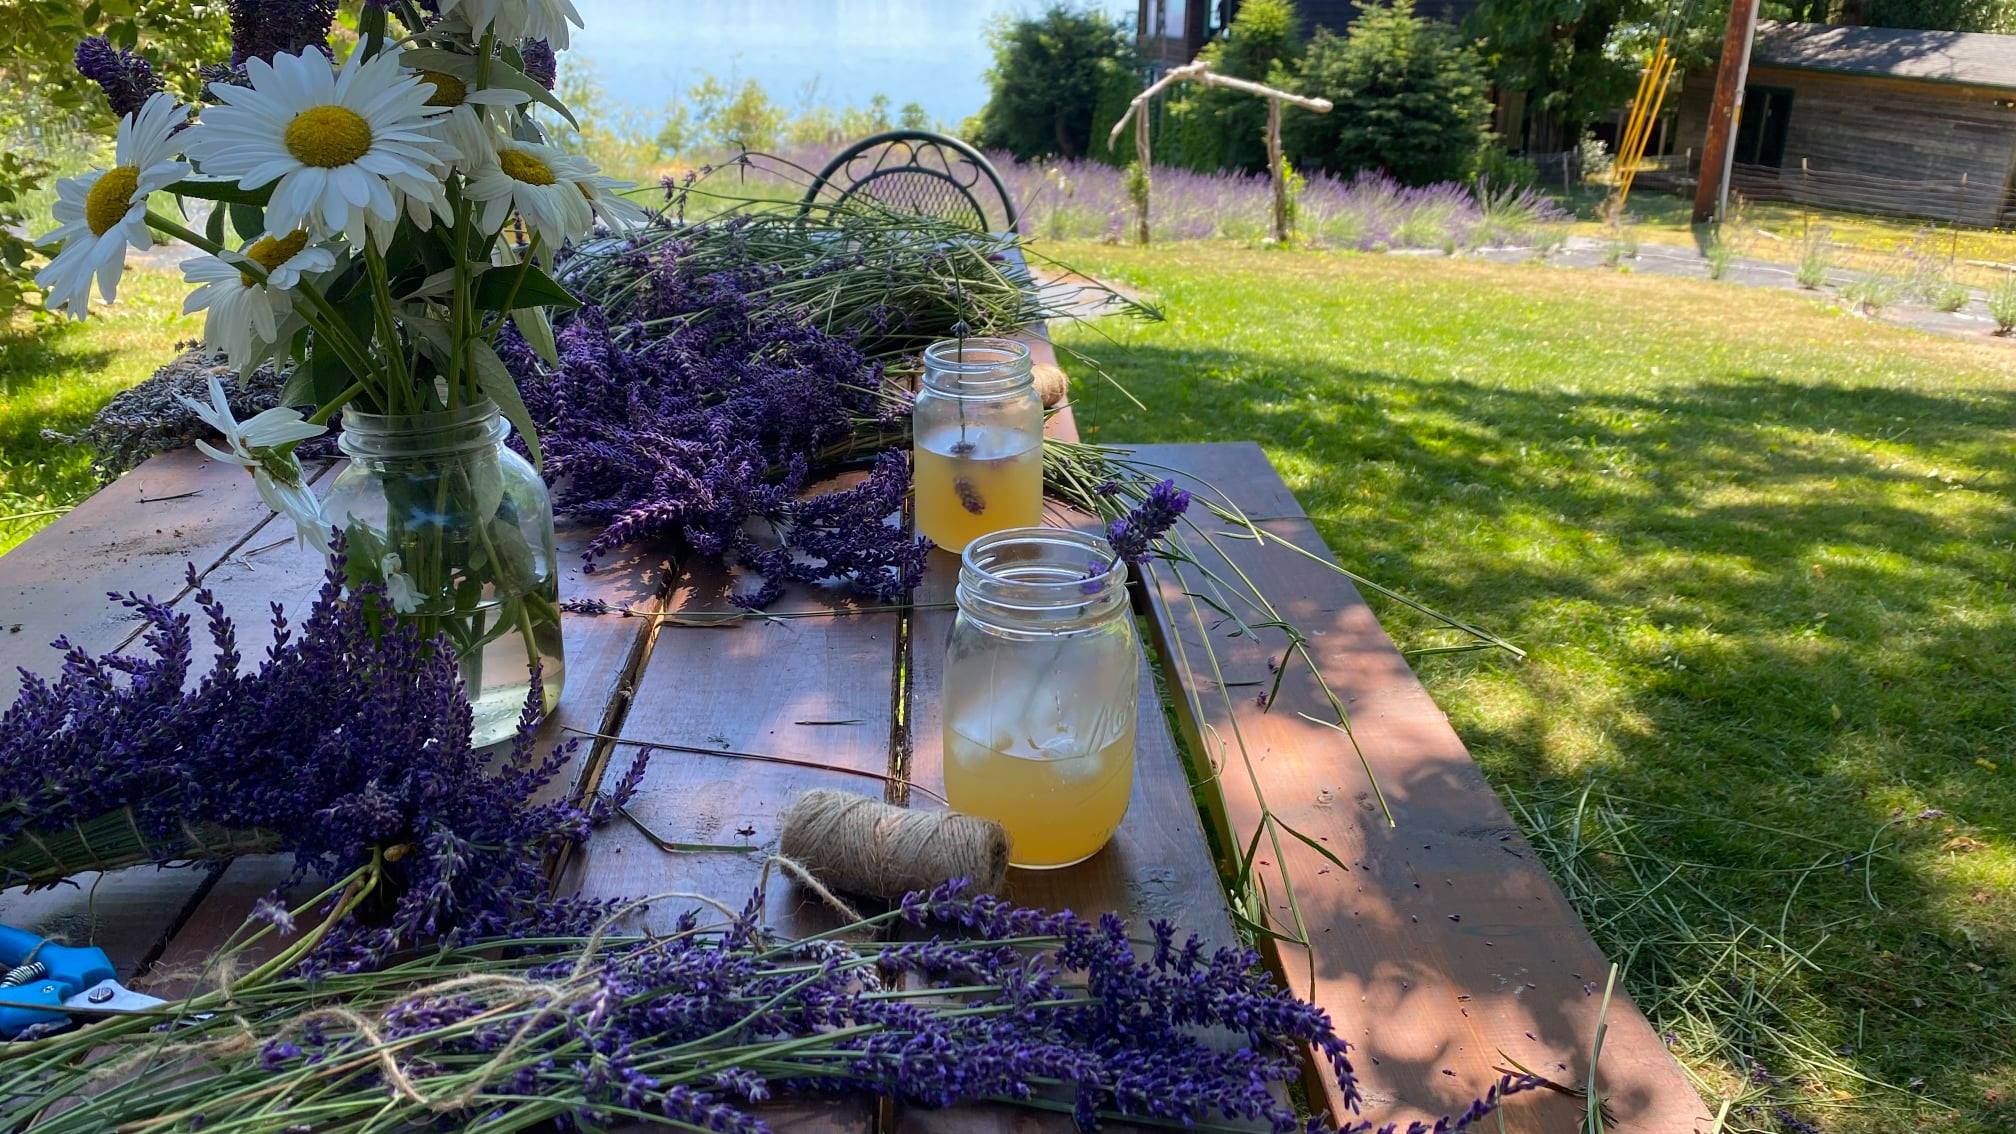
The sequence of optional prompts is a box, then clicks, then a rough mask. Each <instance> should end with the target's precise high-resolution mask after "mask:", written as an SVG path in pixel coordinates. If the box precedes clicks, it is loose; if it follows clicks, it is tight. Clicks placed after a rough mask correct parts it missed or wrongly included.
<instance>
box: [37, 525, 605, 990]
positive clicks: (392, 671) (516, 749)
mask: <svg viewBox="0 0 2016 1134" xmlns="http://www.w3.org/2000/svg"><path fill="white" fill-rule="evenodd" d="M344 569H345V563H344V557H343V555H342V554H341V553H340V549H339V553H338V554H337V556H336V557H335V559H334V560H333V561H332V563H331V564H330V567H329V571H328V574H327V575H326V576H325V577H324V579H323V583H322V588H321V591H320V593H319V594H318V595H317V596H316V598H315V600H314V603H313V605H312V606H311V607H310V608H309V610H308V614H307V617H306V618H305V619H304V620H303V621H302V622H301V623H300V625H299V626H298V628H297V627H295V626H293V625H292V624H290V623H289V622H288V620H287V618H286V616H285V615H284V614H283V613H281V612H280V611H279V609H278V608H277V607H276V608H275V610H274V613H273V620H274V626H275V630H276V633H275V642H274V644H273V646H271V647H270V648H269V649H268V650H267V652H266V655H265V657H264V659H263V660H262V661H260V662H259V663H258V664H257V665H256V666H255V667H253V668H251V669H250V670H248V671H245V672H241V662H242V661H243V660H244V659H242V658H241V657H240V655H239V652H238V647H237V638H236V632H235V628H234V626H233V624H232V621H231V619H230V618H229V617H228V616H227V615H226V613H225V611H224V609H223V606H222V604H221V603H219V602H218V601H217V599H216V597H215V596H214V595H213V594H212V593H211V592H210V591H209V590H208V589H207V588H205V587H204V586H203V585H202V580H201V579H200V578H199V577H197V575H196V574H195V571H194V569H193V568H192V569H191V570H190V572H189V585H190V587H191V588H192V589H193V595H192V599H193V606H194V608H195V611H196V612H198V613H199V614H200V615H201V617H202V618H203V620H204V623H205V628H206V630H207V633H208V636H209V638H210V641H211V643H212V647H213V649H212V651H211V652H212V653H213V655H214V657H215V661H214V663H213V664H212V665H211V668H210V669H209V671H208V672H206V673H203V674H201V675H200V676H197V675H196V674H194V673H193V672H192V669H193V666H192V658H193V642H192V635H191V632H190V624H191V621H192V616H191V614H190V613H189V612H186V611H183V610H178V609H175V608H172V607H169V606H167V605H166V604H164V603H160V602H156V601H155V600H153V599H149V598H141V597H139V596H136V595H126V596H123V597H122V596H118V595H114V596H112V598H113V599H114V601H116V602H118V603H119V604H120V605H122V606H124V607H126V608H128V609H129V610H131V611H132V612H133V614H134V615H136V616H137V617H138V618H139V620H140V621H141V623H142V624H143V626H144V630H143V632H142V635H141V643H142V646H143V648H144V651H145V653H144V654H136V655H116V654H115V655H108V656H105V657H98V658H94V657H92V656H90V655H89V654H87V653H86V652H84V651H83V650H81V649H76V648H73V647H71V646H69V645H68V644H67V643H65V642H63V641H61V640H58V642H57V643H56V648H57V649H60V650H64V651H65V653H64V656H63V659H62V667H61V670H60V671H59V672H58V673H57V675H56V676H54V677H53V678H45V677H39V676H36V675H34V674H28V673H24V674H23V676H22V679H21V691H20V695H19V696H18V697H17V698H16V699H15V701H14V703H13V705H12V706H11V707H9V708H8V709H7V710H6V711H5V712H4V713H0V783H4V784H6V785H7V786H6V788H4V789H0V846H18V845H23V844H25V843H26V842H28V841H29V840H28V839H27V836H28V835H31V834H36V833H38V832H57V831H74V830H75V829H76V828H75V825H76V824H79V823H89V822H91V821H92V820H95V819H97V818H99V817H101V816H103V815H106V814H107V813H112V812H119V811H122V810H123V811H125V812H126V813H128V814H129V815H130V821H131V823H132V824H133V827H134V829H135V830H136V831H138V833H139V834H140V835H141V836H142V837H143V838H144V839H145V840H146V843H147V847H146V854H147V857H149V858H151V859H152V860H153V861H158V862H166V861H173V860H177V859H183V858H187V857H188V855H189V852H190V847H189V844H188V842H187V838H188V832H189V831H190V830H191V829H192V828H196V829H206V828H207V829H220V830H224V831H236V832H270V833H272V834H273V835H274V836H276V837H277V838H278V839H279V840H280V842H281V845H282V846H283V847H284V848H285V849H286V850H287V851H289V852H290V853H292V855H293V856H294V862H295V869H296V872H297V876H306V875H310V874H316V875H321V876H324V877H332V878H333V877H341V876H343V875H345V874H348V873H350V872H351V871H353V870H355V869H357V868H358V867H360V866H363V865H365V864H366V863H368V862H370V861H371V860H372V857H373V855H374V853H375V852H377V851H379V850H381V849H385V848H394V847H403V848H406V850H405V853H404V854H402V855H398V856H393V855H387V856H386V858H387V860H388V861H387V863H386V865H385V867H384V869H385V873H386V883H387V886H386V892H387V893H388V894H392V895H396V899H395V900H393V901H392V902H391V903H390V908H389V909H385V910H380V911H377V913H376V914H375V915H374V917H373V918H372V920H371V922H370V923H369V924H365V923H364V922H362V921H358V920H354V919H353V920H349V921H346V922H344V923H343V924H341V925H339V926H337V927H336V928H335V929H334V930H333V931H332V932H331V933H330V935H329V936H328V937H327V938H325V939H324V940H323V942H322V943H321V945H320V946H318V948H317V949H316V951H315V953H314V954H312V955H311V957H310V958H309V959H308V961H307V962H306V968H307V969H308V970H310V971H323V970H328V969H356V968H364V967H369V966H373V965H376V964H377V963H379V962H380V961H381V960H382V959H383V958H384V957H386V956H387V955H389V954H390V953H391V952H392V951H394V950H396V949H399V948H401V947H404V946H407V945H411V944H414V943H417V942H420V941H423V940H427V939H430V938H434V937H447V938H449V939H451V940H452V939H460V938H465V937H474V936H486V935H493V934H498V933H508V932H517V931H529V928H530V927H534V926H538V925H542V924H543V925H546V926H548V927H549V928H551V929H554V930H559V931H562V932H578V931H582V930H585V929H586V928H588V927H590V926H592V925H594V924H595V922H596V921H597V920H598V919H599V918H600V917H601V916H603V914H604V912H605V907H602V906H596V905H592V904H589V903H582V902H572V901H556V900H555V899H553V898H551V897H549V896H548V887H547V879H546V875H545V871H544V862H545V859H546V856H547V855H548V854H549V853H551V852H553V851H556V850H558V849H560V848H561V847H563V846H566V845H568V844H570V843H573V842H578V841H579V840H580V839H582V838H585V837H586V835H587V832H588V817H587V815H586V814H585V813H583V812H582V811H581V810H580V809H579V808H576V807H573V806H571V805H569V804H566V803H541V804H535V803H532V802H531V800H532V799H534V797H535V796H536V795H537V793H538V792H539V791H540V789H541V788H542V787H543V786H544V785H545V784H546V783H547V782H548V781H549V780H551V779H552V778H553V776H555V775H556V774H558V772H559V771H560V769H561V767H562V766H563V765H564V764H565V763H566V761H567V759H568V755H569V752H568V749H567V748H566V747H563V748H561V749H560V750H556V751H555V752H553V753H551V754H549V755H547V756H546V757H544V758H539V757H537V756H536V755H535V754H534V751H533V741H532V732H533V729H534V728H535V727H536V726H537V724H538V720H539V716H538V711H537V704H538V702H537V697H536V695H535V696H534V697H533V698H531V699H529V703H528V711H527V713H526V715H525V716H524V717H523V718H522V719H521V721H520V732H519V735H518V738H517V740H516V741H515V742H514V743H513V745H512V746H511V751H510V752H509V753H508V754H507V755H506V756H504V757H502V758H491V757H487V756H486V755H485V754H484V753H483V752H482V751H480V750H476V749H473V748H471V747H470V745H469V724H470V709H469V703H468V700H467V699H466V697H465V696H464V693H463V686H462V677H461V673H460V671H459V669H458V667H457V664H456V661H455V654H454V650H453V649H452V648H451V647H450V646H449V645H448V644H447V643H446V642H445V640H444V641H434V640H429V639H426V638H423V637H422V636H421V635H420V633H419V632H418V631H417V630H415V629H413V628H411V627H398V628H394V629H389V630H388V629H384V628H383V627H381V626H380V625H379V624H378V621H377V620H376V619H375V618H373V617H372V616H371V614H370V612H371V611H372V610H374V609H377V608H378V607H379V605H380V604H381V603H382V602H383V594H382V592H381V591H380V590H379V589H378V588H375V587H373V586H360V587H357V588H356V589H355V590H354V591H347V592H346V590H345V587H344ZM533 687H534V688H535V689H536V688H537V687H538V682H537V681H536V680H535V681H534V682H533ZM34 880H35V879H34V877H33V876H23V877H17V876H15V874H14V873H13V871H12V870H11V869H7V868H0V884H5V885H12V884H15V883H17V882H21V881H34ZM285 913H286V911H285V909H284V908H282V907H280V906H279V905H278V903H270V908H266V909H263V910H262V916H264V917H266V918H267V919H268V920H273V921H275V924H279V922H278V920H276V919H280V918H281V917H282V915H284V914H285Z"/></svg>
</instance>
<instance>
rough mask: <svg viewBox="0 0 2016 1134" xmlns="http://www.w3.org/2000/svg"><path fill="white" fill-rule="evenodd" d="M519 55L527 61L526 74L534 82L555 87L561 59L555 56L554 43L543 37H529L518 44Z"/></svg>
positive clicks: (549, 88) (547, 86)
mask: <svg viewBox="0 0 2016 1134" xmlns="http://www.w3.org/2000/svg"><path fill="white" fill-rule="evenodd" d="M518 57H519V58H520V59H523V60H524V61H525V75H526V77H527V78H529V79H531V80H532V81H533V82H535V83H538V84H539V85H540V86H542V87H545V88H546V89H547V90H549V91H550V90H552V89H553V84H554V83H555V82H556V81H557V80H558V77H559V73H560V61H559V60H558V59H556V58H554V55H553V45H552V44H550V43H547V42H546V41H545V40H543V39H528V40H526V41H525V42H523V43H521V44H519V45H518Z"/></svg>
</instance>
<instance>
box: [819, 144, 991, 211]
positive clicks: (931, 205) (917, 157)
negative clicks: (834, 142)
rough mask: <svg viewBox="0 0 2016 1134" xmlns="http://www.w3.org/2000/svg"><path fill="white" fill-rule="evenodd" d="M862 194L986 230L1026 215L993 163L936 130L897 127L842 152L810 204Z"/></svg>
mask: <svg viewBox="0 0 2016 1134" xmlns="http://www.w3.org/2000/svg"><path fill="white" fill-rule="evenodd" d="M856 197H860V198H865V199H866V200H869V201H873V202H875V203H876V204H877V205H880V206H881V207H882V208H885V209H889V210H891V211H893V212H900V213H915V214H918V215H921V216H930V217H938V218H941V219H944V220H949V221H956V222H958V223H960V224H964V225H968V226H970V227H972V228H973V229H975V230H977V231H981V232H995V231H1000V232H1007V231H1012V230H1014V228H1015V226H1016V223H1017V220H1018V219H1019V218H1018V217H1017V216H1016V213H1015V201H1014V198H1012V197H1010V196H1009V194H1008V187H1007V186H1006V185H1004V184H1002V182H1001V175H1000V174H999V173H997V172H995V170H994V166H993V163H991V162H989V161H988V160H987V158H986V157H985V156H984V155H982V154H981V153H980V151H979V150H976V149H974V148H973V147H972V146H969V145H967V144H966V143H964V142H962V141H960V140H959V139H957V138H948V137H945V136H944V135H942V134H934V133H931V132H930V131H928V130H891V131H889V132H887V133H883V134H876V135H873V136H871V137H867V138H863V139H861V140H860V141H858V142H856V143H854V144H853V145H851V146H849V147H847V148H846V149H844V150H842V151H840V153H839V154H837V155H835V156H834V158H833V160H832V161H829V162H827V163H826V168H825V169H822V170H820V171H819V177H818V179H817V180H815V181H814V182H813V183H812V188H811V189H810V190H809V191H807V192H806V194H805V200H804V203H803V207H804V208H805V209H808V210H809V209H811V208H812V207H813V206H815V205H820V204H825V205H843V204H846V203H847V202H848V201H850V200H852V199H854V198H856ZM990 206H991V207H990ZM997 222H998V224H997Z"/></svg>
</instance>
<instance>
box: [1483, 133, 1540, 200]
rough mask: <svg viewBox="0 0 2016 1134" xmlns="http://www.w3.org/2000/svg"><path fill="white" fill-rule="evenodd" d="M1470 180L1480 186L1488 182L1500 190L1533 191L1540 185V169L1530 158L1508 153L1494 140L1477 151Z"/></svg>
mask: <svg viewBox="0 0 2016 1134" xmlns="http://www.w3.org/2000/svg"><path fill="white" fill-rule="evenodd" d="M1474 165H1475V168H1474V169H1473V170H1472V171H1471V175H1470V176H1471V179H1472V180H1474V181H1476V182H1477V183H1478V184H1479V185H1480V186H1481V185H1483V184H1484V183H1486V182H1489V183H1490V184H1491V185H1492V186H1494V187H1497V188H1501V189H1533V188H1537V187H1538V186H1539V184H1540V167H1539V166H1537V165H1534V164H1533V159H1532V158H1526V157H1520V156H1519V155H1517V154H1513V153H1508V152H1506V150H1505V149H1504V148H1503V147H1501V146H1499V145H1498V144H1497V142H1496V140H1495V139H1493V140H1491V141H1490V142H1487V143H1486V145H1485V146H1484V148H1483V149H1481V150H1478V151H1477V160H1476V162H1475V163H1474Z"/></svg>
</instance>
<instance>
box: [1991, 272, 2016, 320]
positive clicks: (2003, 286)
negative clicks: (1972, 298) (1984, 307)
mask: <svg viewBox="0 0 2016 1134" xmlns="http://www.w3.org/2000/svg"><path fill="white" fill-rule="evenodd" d="M1988 314H1989V316H1990V317H1991V318H1993V319H1994V320H1995V333H1996V334H1998V335H2006V334H2008V333H2009V332H2010V331H2012V330H2016V272H2012V273H2011V274H2009V275H2006V276H2003V277H2002V279H2001V280H2000V281H1998V282H1997V283H1996V284H1995V286H1994V287H1992V288H1990V289H1988Z"/></svg>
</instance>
